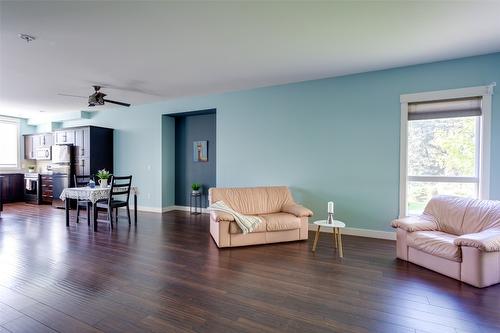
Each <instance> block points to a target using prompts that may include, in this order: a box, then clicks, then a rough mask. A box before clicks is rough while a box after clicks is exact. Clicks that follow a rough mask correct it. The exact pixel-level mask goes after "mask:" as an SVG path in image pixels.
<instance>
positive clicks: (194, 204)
mask: <svg viewBox="0 0 500 333" xmlns="http://www.w3.org/2000/svg"><path fill="white" fill-rule="evenodd" d="M189 213H190V214H191V215H199V214H201V193H191V196H190V197H189Z"/></svg>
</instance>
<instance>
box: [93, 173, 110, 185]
mask: <svg viewBox="0 0 500 333" xmlns="http://www.w3.org/2000/svg"><path fill="white" fill-rule="evenodd" d="M96 177H97V178H98V179H99V185H100V186H101V187H107V186H108V179H109V178H110V177H111V174H110V173H109V171H108V170H106V169H102V170H99V171H97V173H96Z"/></svg>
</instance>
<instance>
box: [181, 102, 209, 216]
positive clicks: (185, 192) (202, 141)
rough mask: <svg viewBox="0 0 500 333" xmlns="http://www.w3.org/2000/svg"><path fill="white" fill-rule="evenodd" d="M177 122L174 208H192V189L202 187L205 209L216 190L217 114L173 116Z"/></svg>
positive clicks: (200, 113) (204, 113) (204, 111)
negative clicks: (195, 186)
mask: <svg viewBox="0 0 500 333" xmlns="http://www.w3.org/2000/svg"><path fill="white" fill-rule="evenodd" d="M172 116H173V117H174V118H175V205H176V206H189V203H190V198H191V191H192V188H191V185H192V184H194V183H196V184H200V185H201V193H202V200H201V202H202V207H203V208H206V207H207V206H208V189H209V188H211V187H215V186H216V146H217V145H216V110H215V109H210V110H202V111H195V112H189V113H182V114H175V115H172Z"/></svg>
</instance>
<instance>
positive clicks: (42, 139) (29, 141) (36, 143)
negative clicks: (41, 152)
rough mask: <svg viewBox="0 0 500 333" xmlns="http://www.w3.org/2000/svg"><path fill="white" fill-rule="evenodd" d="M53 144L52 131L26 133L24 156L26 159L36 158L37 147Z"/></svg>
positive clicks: (46, 146)
mask: <svg viewBox="0 0 500 333" xmlns="http://www.w3.org/2000/svg"><path fill="white" fill-rule="evenodd" d="M52 144H53V136H52V133H42V134H28V135H24V158H25V159H26V160H35V159H36V150H37V148H41V147H42V148H48V147H50V146H52Z"/></svg>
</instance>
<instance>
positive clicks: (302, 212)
mask: <svg viewBox="0 0 500 333" xmlns="http://www.w3.org/2000/svg"><path fill="white" fill-rule="evenodd" d="M281 211H282V212H284V213H288V214H292V215H295V216H297V217H311V216H313V212H312V211H311V210H310V209H308V208H306V207H304V206H301V205H299V204H289V205H285V206H283V207H282V208H281Z"/></svg>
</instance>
